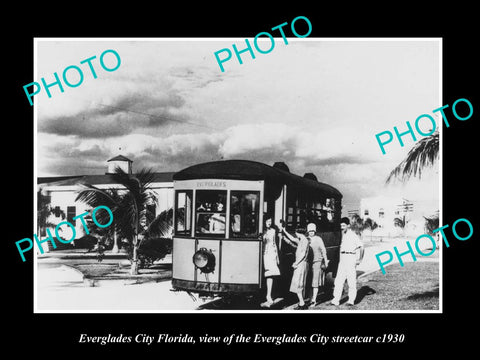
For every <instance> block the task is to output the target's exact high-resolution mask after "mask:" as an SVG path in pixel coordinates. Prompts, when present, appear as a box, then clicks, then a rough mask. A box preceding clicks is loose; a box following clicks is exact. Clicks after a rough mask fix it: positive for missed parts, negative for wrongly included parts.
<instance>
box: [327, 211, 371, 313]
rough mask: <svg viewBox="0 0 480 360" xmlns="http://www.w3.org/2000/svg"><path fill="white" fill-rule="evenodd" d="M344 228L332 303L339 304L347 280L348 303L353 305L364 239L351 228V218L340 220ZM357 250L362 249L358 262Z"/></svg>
mask: <svg viewBox="0 0 480 360" xmlns="http://www.w3.org/2000/svg"><path fill="white" fill-rule="evenodd" d="M340 226H341V228H342V243H341V244H340V262H339V264H338V270H337V277H336V278H335V283H334V289H333V299H332V302H331V304H332V305H335V306H338V305H339V304H340V297H341V296H342V292H343V285H344V284H345V280H347V284H348V301H347V305H349V306H353V305H354V303H355V298H356V297H357V272H356V267H357V265H358V264H359V263H360V262H361V261H362V259H363V254H364V248H363V244H362V241H361V240H360V238H359V237H358V236H357V234H355V233H354V232H353V231H352V230H350V219H349V218H347V217H344V218H342V220H340ZM357 250H360V258H359V261H358V262H357Z"/></svg>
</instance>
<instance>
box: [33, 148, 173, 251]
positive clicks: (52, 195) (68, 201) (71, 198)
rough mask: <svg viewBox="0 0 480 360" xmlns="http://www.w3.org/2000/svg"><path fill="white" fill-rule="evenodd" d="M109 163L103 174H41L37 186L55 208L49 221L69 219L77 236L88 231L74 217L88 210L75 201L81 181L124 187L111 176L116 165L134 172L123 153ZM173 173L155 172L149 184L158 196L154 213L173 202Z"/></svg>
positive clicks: (130, 161) (104, 186)
mask: <svg viewBox="0 0 480 360" xmlns="http://www.w3.org/2000/svg"><path fill="white" fill-rule="evenodd" d="M107 165H108V167H107V172H106V173H105V174H103V175H84V176H60V177H46V178H38V180H37V186H38V190H39V191H41V193H42V195H46V196H47V198H48V199H49V200H50V206H51V207H52V208H54V209H55V212H54V214H52V215H50V218H49V219H48V220H49V222H51V223H53V224H58V223H60V222H61V221H68V222H70V223H71V224H73V225H74V226H75V231H76V236H75V239H79V238H81V237H82V236H84V235H85V231H84V228H83V225H82V222H81V220H80V219H77V220H73V218H74V217H75V216H77V215H80V214H82V213H84V212H86V211H88V210H89V207H88V206H87V205H86V204H85V203H83V202H80V201H75V198H76V197H77V195H78V191H79V190H81V185H82V184H90V185H94V186H95V187H97V188H100V189H112V188H113V189H121V188H122V186H121V185H120V184H118V183H115V180H114V178H113V176H111V175H112V174H113V173H114V171H115V168H116V167H119V168H121V169H122V170H124V171H125V172H127V173H129V174H131V173H132V160H130V159H128V158H126V157H124V156H122V155H119V156H116V157H114V158H112V159H109V160H108V161H107ZM173 174H174V172H157V173H154V180H153V182H152V183H151V185H150V187H151V188H152V190H153V192H154V194H155V196H156V197H157V200H158V201H157V204H156V207H155V210H154V213H155V215H158V214H160V213H161V212H162V211H164V210H168V209H170V208H172V207H173V205H174V204H173V200H174V195H173V194H174V191H173ZM62 212H63V214H64V215H65V219H62V216H61V214H62ZM64 228H65V229H66V231H68V229H69V228H68V226H64ZM62 237H63V236H62ZM64 238H65V239H66V238H71V234H64ZM73 243H74V241H73ZM56 244H57V246H58V249H60V248H62V244H61V243H60V244H59V242H56ZM59 245H60V246H59ZM69 245H70V244H69ZM70 246H71V245H70Z"/></svg>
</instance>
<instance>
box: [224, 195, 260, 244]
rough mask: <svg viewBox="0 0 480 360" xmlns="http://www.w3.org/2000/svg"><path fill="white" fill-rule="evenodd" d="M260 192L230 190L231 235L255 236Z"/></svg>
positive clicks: (256, 234)
mask: <svg viewBox="0 0 480 360" xmlns="http://www.w3.org/2000/svg"><path fill="white" fill-rule="evenodd" d="M259 205H260V193H259V192H258V191H253V192H252V191H232V192H231V194H230V227H231V236H232V237H241V238H245V237H257V236H258V213H259Z"/></svg>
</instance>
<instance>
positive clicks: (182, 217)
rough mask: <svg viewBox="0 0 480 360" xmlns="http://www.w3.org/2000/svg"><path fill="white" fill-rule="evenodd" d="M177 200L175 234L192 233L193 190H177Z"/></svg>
mask: <svg viewBox="0 0 480 360" xmlns="http://www.w3.org/2000/svg"><path fill="white" fill-rule="evenodd" d="M176 195H177V196H176V200H175V234H176V235H191V231H192V199H193V192H192V190H185V191H177V194H176Z"/></svg>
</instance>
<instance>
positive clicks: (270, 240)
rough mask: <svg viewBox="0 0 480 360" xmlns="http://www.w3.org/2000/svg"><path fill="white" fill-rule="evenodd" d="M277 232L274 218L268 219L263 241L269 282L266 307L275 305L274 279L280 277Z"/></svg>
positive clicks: (266, 273) (266, 275)
mask: <svg viewBox="0 0 480 360" xmlns="http://www.w3.org/2000/svg"><path fill="white" fill-rule="evenodd" d="M276 238H277V231H276V230H275V228H273V227H272V218H271V217H267V218H266V220H265V230H264V232H263V235H262V240H263V267H264V268H265V278H266V282H267V296H266V299H267V302H266V305H267V306H270V305H272V304H273V299H272V287H273V277H274V276H279V275H280V269H279V268H278V264H279V263H280V262H279V258H278V249H277V242H276Z"/></svg>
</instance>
